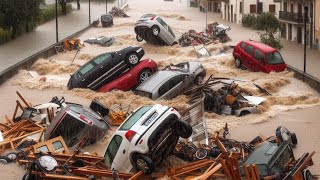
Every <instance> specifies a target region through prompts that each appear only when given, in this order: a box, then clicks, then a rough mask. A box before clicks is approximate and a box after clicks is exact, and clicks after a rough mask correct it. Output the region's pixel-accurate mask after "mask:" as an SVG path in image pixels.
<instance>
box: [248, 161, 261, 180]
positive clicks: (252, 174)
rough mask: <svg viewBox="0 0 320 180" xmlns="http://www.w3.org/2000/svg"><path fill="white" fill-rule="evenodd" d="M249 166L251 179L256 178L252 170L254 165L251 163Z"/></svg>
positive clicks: (254, 179)
mask: <svg viewBox="0 0 320 180" xmlns="http://www.w3.org/2000/svg"><path fill="white" fill-rule="evenodd" d="M249 168H250V173H251V177H252V180H258V179H257V177H256V173H255V172H254V167H253V165H252V164H251V165H250V166H249ZM259 179H260V178H259Z"/></svg>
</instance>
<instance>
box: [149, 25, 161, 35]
mask: <svg viewBox="0 0 320 180" xmlns="http://www.w3.org/2000/svg"><path fill="white" fill-rule="evenodd" d="M151 31H152V34H153V35H155V36H158V35H159V33H160V29H159V27H158V26H156V25H155V26H152V27H151Z"/></svg>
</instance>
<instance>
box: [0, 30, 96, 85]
mask: <svg viewBox="0 0 320 180" xmlns="http://www.w3.org/2000/svg"><path fill="white" fill-rule="evenodd" d="M89 28H90V26H88V27H86V28H84V29H82V30H80V31H78V32H76V33H74V34H72V35H71V36H69V37H67V38H66V39H72V38H75V37H78V36H79V35H80V34H81V33H83V32H85V31H86V30H88V29H89ZM62 43H63V40H61V41H60V42H58V43H55V44H53V45H51V46H49V47H47V48H45V49H43V50H41V51H39V52H37V53H36V54H33V55H31V56H29V57H27V58H26V59H23V60H21V61H20V62H19V63H17V64H15V65H13V66H11V67H10V68H8V69H6V70H4V71H2V72H1V73H0V85H1V84H3V83H4V82H5V81H6V80H7V79H9V78H11V77H12V76H14V75H16V74H17V73H18V71H19V70H20V69H29V68H30V67H31V66H32V65H33V63H34V62H36V61H37V60H38V59H40V58H48V57H50V56H53V55H55V54H56V50H55V46H57V45H61V44H62Z"/></svg>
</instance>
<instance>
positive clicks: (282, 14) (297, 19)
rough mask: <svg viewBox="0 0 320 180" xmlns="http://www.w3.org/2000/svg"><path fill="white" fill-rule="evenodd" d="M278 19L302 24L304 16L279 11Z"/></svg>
mask: <svg viewBox="0 0 320 180" xmlns="http://www.w3.org/2000/svg"><path fill="white" fill-rule="evenodd" d="M279 19H281V20H286V21H291V22H295V23H303V22H304V21H303V19H304V16H303V14H302V13H293V12H286V11H279ZM307 19H308V20H307V23H309V17H307Z"/></svg>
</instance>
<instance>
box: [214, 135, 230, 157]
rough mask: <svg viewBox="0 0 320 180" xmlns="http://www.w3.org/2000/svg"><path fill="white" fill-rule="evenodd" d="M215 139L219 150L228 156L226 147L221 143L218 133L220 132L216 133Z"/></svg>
mask: <svg viewBox="0 0 320 180" xmlns="http://www.w3.org/2000/svg"><path fill="white" fill-rule="evenodd" d="M214 139H215V143H216V145H217V146H218V147H219V149H220V150H221V151H222V153H224V154H227V152H228V151H227V149H226V148H225V147H224V145H223V144H222V142H221V141H220V138H219V133H218V132H217V133H216V135H215V137H214Z"/></svg>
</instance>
